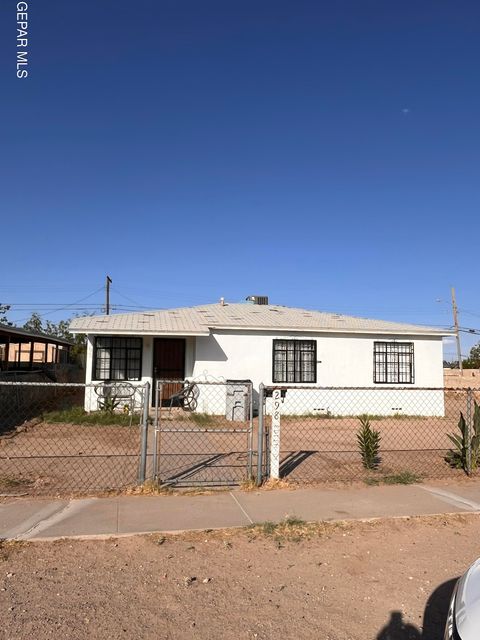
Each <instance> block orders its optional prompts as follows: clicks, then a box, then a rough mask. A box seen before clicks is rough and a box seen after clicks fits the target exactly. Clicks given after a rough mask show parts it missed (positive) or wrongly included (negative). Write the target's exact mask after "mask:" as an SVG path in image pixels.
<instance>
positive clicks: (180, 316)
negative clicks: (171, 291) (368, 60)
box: [70, 303, 452, 336]
mask: <svg viewBox="0 0 480 640" xmlns="http://www.w3.org/2000/svg"><path fill="white" fill-rule="evenodd" d="M211 329H231V330H238V329H246V330H251V331H275V330H277V331H301V332H320V333H323V332H329V333H376V334H406V335H417V334H418V335H420V334H421V335H435V336H446V335H451V334H452V331H450V330H448V329H439V328H437V327H427V326H423V325H414V324H401V323H398V322H388V321H385V320H369V319H367V318H355V317H352V316H344V315H340V314H336V313H327V312H324V311H311V310H308V309H294V308H291V307H282V306H278V305H271V304H270V305H257V304H248V303H234V304H230V303H224V304H223V305H222V304H221V303H216V304H207V305H201V306H198V307H181V308H178V309H163V310H160V311H145V312H139V313H118V314H114V315H109V316H85V317H83V318H75V319H74V320H72V322H71V323H70V331H72V333H94V334H121V335H181V336H189V335H190V336H203V335H209V333H210V330H211Z"/></svg>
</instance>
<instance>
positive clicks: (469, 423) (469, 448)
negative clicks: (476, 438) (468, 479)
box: [465, 387, 473, 475]
mask: <svg viewBox="0 0 480 640" xmlns="http://www.w3.org/2000/svg"><path fill="white" fill-rule="evenodd" d="M472 396H473V393H472V390H471V388H470V387H468V389H467V417H466V420H465V423H466V427H467V433H466V435H467V460H466V462H467V464H466V467H467V468H466V472H467V475H470V474H471V473H472V421H473V413H472Z"/></svg>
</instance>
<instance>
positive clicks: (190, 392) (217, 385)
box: [148, 380, 254, 487]
mask: <svg viewBox="0 0 480 640" xmlns="http://www.w3.org/2000/svg"><path fill="white" fill-rule="evenodd" d="M175 383H176V384H177V385H178V380H175ZM171 390H172V381H171V380H159V381H157V385H156V388H155V402H154V407H155V408H154V412H155V413H154V429H153V434H151V436H150V438H149V443H148V449H149V452H150V455H149V457H150V459H151V467H150V469H149V471H150V474H151V477H153V479H154V480H155V481H157V482H159V483H160V484H162V485H166V486H184V487H188V486H229V485H238V484H241V483H242V482H245V481H246V480H248V479H250V478H251V477H252V465H253V448H252V443H253V413H254V397H253V388H252V383H251V381H249V380H227V381H223V382H205V381H189V380H184V381H183V382H182V383H181V385H180V387H177V390H176V391H174V392H173V393H172V391H171ZM150 474H149V475H150Z"/></svg>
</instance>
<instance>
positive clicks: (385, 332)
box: [210, 325, 455, 338]
mask: <svg viewBox="0 0 480 640" xmlns="http://www.w3.org/2000/svg"><path fill="white" fill-rule="evenodd" d="M210 328H211V329H212V330H215V329H220V330H222V331H238V330H239V329H242V330H244V331H277V332H282V331H294V332H296V333H298V332H301V333H355V334H372V335H406V336H415V335H422V336H435V337H438V338H439V337H443V336H445V337H447V336H453V335H455V332H453V331H448V330H439V331H435V330H432V329H424V330H422V329H421V328H419V329H401V330H399V329H360V328H359V329H348V328H342V327H278V326H277V327H275V326H273V327H252V326H240V325H211V326H210Z"/></svg>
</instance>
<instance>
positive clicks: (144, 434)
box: [138, 382, 150, 484]
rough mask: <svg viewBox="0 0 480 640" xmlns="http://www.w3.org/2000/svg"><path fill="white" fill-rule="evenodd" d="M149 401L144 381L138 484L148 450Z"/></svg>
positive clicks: (145, 467)
mask: <svg viewBox="0 0 480 640" xmlns="http://www.w3.org/2000/svg"><path fill="white" fill-rule="evenodd" d="M149 402H150V383H149V382H146V383H145V391H144V398H143V418H142V428H141V435H140V465H139V468H138V484H143V483H144V482H145V477H146V472H147V450H148V405H149Z"/></svg>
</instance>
